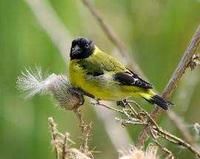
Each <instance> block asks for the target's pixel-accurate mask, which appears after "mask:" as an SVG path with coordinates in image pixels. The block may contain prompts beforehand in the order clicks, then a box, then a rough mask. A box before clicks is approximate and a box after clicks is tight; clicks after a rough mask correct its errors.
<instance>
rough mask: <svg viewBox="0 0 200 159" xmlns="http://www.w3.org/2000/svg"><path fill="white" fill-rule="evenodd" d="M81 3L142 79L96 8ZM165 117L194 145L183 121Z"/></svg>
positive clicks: (85, 1)
mask: <svg viewBox="0 0 200 159" xmlns="http://www.w3.org/2000/svg"><path fill="white" fill-rule="evenodd" d="M82 2H83V4H84V5H85V6H86V7H87V8H88V10H89V11H90V12H91V14H92V15H93V16H94V18H95V19H96V20H97V22H98V24H99V25H100V27H101V28H102V30H103V31H104V33H105V35H106V36H107V37H108V39H110V41H111V42H112V43H113V44H114V45H115V46H116V48H117V49H118V50H119V52H120V53H121V55H122V56H123V57H125V58H126V61H128V65H129V66H131V67H132V69H133V70H134V71H136V72H137V73H139V74H140V75H142V76H143V77H144V73H143V72H142V70H141V69H140V67H139V65H138V64H137V63H136V61H135V60H133V58H130V57H128V54H127V49H126V48H125V45H124V43H123V41H121V40H120V39H119V37H118V36H117V35H116V34H115V33H114V32H113V31H112V30H113V29H112V28H111V27H110V26H109V25H108V24H107V23H106V22H105V20H104V19H103V17H102V16H101V14H100V13H99V12H98V10H97V8H95V6H94V5H93V4H92V3H91V1H90V0H82ZM130 59H131V61H130ZM170 87H171V86H170ZM156 109H158V108H156ZM167 115H168V117H169V118H170V119H171V121H172V122H173V123H174V124H175V126H176V128H177V129H178V130H179V131H180V133H181V134H182V136H183V137H184V139H186V141H188V142H189V143H192V144H193V145H195V144H194V143H195V142H194V139H193V136H192V135H191V134H190V132H189V131H188V129H187V128H186V127H185V125H186V124H185V123H184V121H183V120H182V119H181V118H180V117H179V116H178V115H177V114H176V113H175V112H173V111H172V110H171V111H170V112H168V113H167Z"/></svg>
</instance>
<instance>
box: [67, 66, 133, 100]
mask: <svg viewBox="0 0 200 159" xmlns="http://www.w3.org/2000/svg"><path fill="white" fill-rule="evenodd" d="M70 82H71V84H72V85H73V86H75V87H78V88H81V89H82V90H84V91H85V92H87V93H89V94H92V95H93V96H95V98H96V99H101V100H114V101H117V100H122V99H125V98H127V97H130V96H132V95H133V94H134V92H133V89H132V88H131V87H130V86H129V87H128V86H121V85H119V84H118V83H117V82H115V81H113V80H112V77H111V76H110V75H109V74H108V75H105V74H104V75H100V76H96V77H94V76H92V75H85V73H84V72H83V70H81V69H79V68H78V67H77V66H75V67H71V68H70Z"/></svg>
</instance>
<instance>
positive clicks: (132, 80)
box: [114, 71, 152, 89]
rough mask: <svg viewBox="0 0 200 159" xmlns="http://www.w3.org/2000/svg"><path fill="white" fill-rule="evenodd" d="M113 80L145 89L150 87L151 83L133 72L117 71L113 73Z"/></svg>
mask: <svg viewBox="0 0 200 159" xmlns="http://www.w3.org/2000/svg"><path fill="white" fill-rule="evenodd" d="M114 80H116V81H118V82H120V83H121V84H122V85H126V86H137V87H141V88H145V89H151V88H152V85H151V84H150V83H148V82H146V81H144V80H143V79H141V78H140V77H139V76H138V75H137V74H135V73H133V72H128V71H127V72H119V73H116V74H115V75H114Z"/></svg>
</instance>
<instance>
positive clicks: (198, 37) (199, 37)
mask: <svg viewBox="0 0 200 159" xmlns="http://www.w3.org/2000/svg"><path fill="white" fill-rule="evenodd" d="M199 44H200V26H198V28H197V30H196V32H195V33H194V35H193V37H192V40H191V42H190V44H189V45H188V47H187V49H186V50H185V52H184V54H183V56H182V58H181V60H180V62H179V64H178V66H177V68H176V70H175V71H174V73H173V75H172V77H171V79H170V80H169V82H168V84H167V86H166V87H165V89H164V91H163V94H162V96H163V98H165V99H169V97H170V96H171V94H172V93H173V91H174V89H175V88H176V86H177V85H178V83H179V81H180V79H181V77H182V75H183V74H184V73H185V70H186V69H187V67H188V64H189V63H190V61H191V58H192V56H193V55H194V54H195V53H196V50H197V48H198V47H199ZM161 111H162V110H161V109H160V108H159V107H157V106H156V107H155V108H154V110H153V111H152V112H151V116H152V118H153V119H156V118H157V117H158V114H159V113H160V112H161ZM167 114H168V115H169V116H172V113H170V111H169V112H168V113H167ZM175 118H177V116H176V117H175ZM186 131H187V130H186ZM181 132H182V130H181ZM182 134H183V135H185V134H184V133H183V132H182ZM184 137H185V138H187V136H184ZM147 138H148V128H147V126H146V127H145V128H144V129H143V130H142V131H141V133H140V135H139V137H138V145H139V146H141V145H144V142H145V141H146V139H147ZM187 140H190V139H189V138H188V139H187Z"/></svg>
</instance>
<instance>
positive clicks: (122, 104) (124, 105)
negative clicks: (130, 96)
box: [116, 99, 128, 108]
mask: <svg viewBox="0 0 200 159" xmlns="http://www.w3.org/2000/svg"><path fill="white" fill-rule="evenodd" d="M116 104H117V106H121V107H124V108H125V107H126V106H127V105H128V102H127V100H126V99H123V100H121V101H117V102H116Z"/></svg>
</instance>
